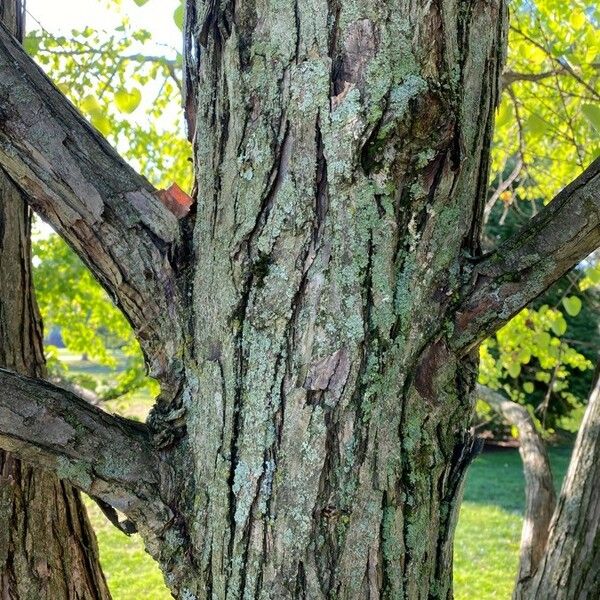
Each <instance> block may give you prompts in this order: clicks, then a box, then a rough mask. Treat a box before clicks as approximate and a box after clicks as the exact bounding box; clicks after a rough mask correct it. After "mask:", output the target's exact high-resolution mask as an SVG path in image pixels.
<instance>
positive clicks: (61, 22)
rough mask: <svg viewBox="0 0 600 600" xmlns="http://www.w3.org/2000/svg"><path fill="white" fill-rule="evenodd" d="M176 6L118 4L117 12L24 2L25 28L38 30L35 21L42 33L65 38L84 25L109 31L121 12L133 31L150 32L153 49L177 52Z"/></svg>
mask: <svg viewBox="0 0 600 600" xmlns="http://www.w3.org/2000/svg"><path fill="white" fill-rule="evenodd" d="M178 4H179V1H178V0H149V1H148V2H147V3H146V4H145V5H144V6H143V7H138V6H137V5H136V3H135V2H134V1H133V0H122V2H121V8H120V9H119V8H118V7H116V6H114V5H113V6H111V7H110V8H109V7H108V4H107V3H106V2H105V1H103V0H27V12H28V13H29V15H28V23H27V28H28V29H30V30H31V29H38V28H39V25H38V24H37V23H36V21H35V20H37V21H39V22H40V23H41V25H42V27H43V28H44V29H46V30H47V31H49V32H50V33H55V34H65V35H68V34H69V32H70V31H71V30H72V29H83V28H84V27H85V26H87V25H89V26H90V27H93V28H94V29H105V30H112V29H115V27H118V26H119V24H120V14H119V12H118V10H121V11H122V12H124V13H125V14H127V15H128V16H129V18H130V19H131V24H132V25H133V27H134V28H136V29H137V28H140V29H147V30H148V31H150V32H151V33H152V37H153V40H154V42H155V43H156V44H157V45H159V46H160V45H162V44H166V45H167V46H170V47H172V48H177V49H178V50H179V49H180V47H181V32H180V31H179V29H178V28H177V26H176V25H175V23H174V22H173V12H174V11H175V9H176V8H177V6H178ZM34 19H35V20H34ZM163 52H165V49H164V47H163ZM165 54H167V52H165Z"/></svg>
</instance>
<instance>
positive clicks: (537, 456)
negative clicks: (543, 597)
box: [477, 385, 556, 598]
mask: <svg viewBox="0 0 600 600" xmlns="http://www.w3.org/2000/svg"><path fill="white" fill-rule="evenodd" d="M477 394H478V396H479V397H480V398H481V399H483V400H485V401H486V402H487V403H488V404H489V405H490V406H491V407H492V408H493V409H494V410H495V411H496V412H497V413H499V414H500V415H501V416H502V417H503V418H504V419H505V420H506V421H508V423H510V424H511V425H514V426H515V427H516V428H517V429H518V431H519V454H520V455H521V460H522V461H523V471H524V473H525V514H524V516H523V530H522V533H521V547H520V550H519V572H518V574H517V582H516V584H515V586H516V587H515V590H519V589H520V588H521V586H522V585H523V583H525V582H528V581H529V580H530V579H531V577H532V576H533V575H534V573H535V572H536V569H537V567H538V565H539V564H540V561H541V560H542V558H543V557H544V552H545V550H546V542H547V540H548V531H549V527H550V521H551V519H552V515H553V514H554V508H555V506H556V494H555V492H554V481H553V478H552V470H551V468H550V460H549V458H548V452H547V450H546V446H545V444H544V442H543V441H542V439H541V438H540V436H539V434H538V432H537V431H536V429H535V425H534V423H533V420H532V419H531V416H530V414H529V413H528V412H527V409H526V408H525V407H524V406H521V405H519V404H517V403H516V402H513V401H512V400H508V399H507V398H505V397H504V396H502V394H500V393H498V392H495V391H494V390H491V389H489V388H486V387H484V386H481V385H478V386H477ZM515 597H516V598H519V597H520V596H519V595H518V594H517V593H516V594H515Z"/></svg>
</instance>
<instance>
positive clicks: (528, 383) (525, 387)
mask: <svg viewBox="0 0 600 600" xmlns="http://www.w3.org/2000/svg"><path fill="white" fill-rule="evenodd" d="M533 390H535V386H534V385H533V383H531V381H526V382H525V383H524V384H523V391H524V392H525V393H526V394H533Z"/></svg>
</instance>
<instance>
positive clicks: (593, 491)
mask: <svg viewBox="0 0 600 600" xmlns="http://www.w3.org/2000/svg"><path fill="white" fill-rule="evenodd" d="M599 374H600V369H598V370H597V378H596V382H595V385H594V389H593V391H592V393H591V395H590V398H589V401H588V406H587V409H586V412H585V416H584V419H583V423H582V424H581V428H580V430H579V433H578V435H577V441H576V443H575V448H574V450H573V456H572V458H571V462H570V464H569V470H568V472H567V476H566V478H565V481H564V482H563V486H562V490H561V492H560V497H559V499H558V505H557V507H556V511H555V513H554V516H553V518H552V523H551V525H550V535H549V537H548V543H547V549H546V554H545V556H544V559H543V561H542V562H541V564H540V566H539V568H538V571H537V574H536V576H535V577H534V579H533V581H530V582H525V585H523V586H522V587H521V588H520V589H517V593H516V597H517V598H525V599H527V600H533V599H535V600H546V599H547V598H552V599H553V600H573V599H575V598H576V599H577V600H594V599H596V598H600V494H599V493H598V490H600V378H598V375H599Z"/></svg>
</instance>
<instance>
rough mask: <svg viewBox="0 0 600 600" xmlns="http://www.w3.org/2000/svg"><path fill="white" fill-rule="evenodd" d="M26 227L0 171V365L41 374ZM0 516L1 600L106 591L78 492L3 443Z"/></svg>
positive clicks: (68, 597) (64, 599)
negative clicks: (8, 449)
mask: <svg viewBox="0 0 600 600" xmlns="http://www.w3.org/2000/svg"><path fill="white" fill-rule="evenodd" d="M29 230H30V211H29V208H28V206H27V204H26V202H25V201H24V200H23V199H22V197H21V194H20V193H19V191H18V190H17V189H16V188H15V186H14V185H13V184H12V182H11V181H10V180H9V179H8V178H7V177H6V175H5V174H4V172H3V171H0V365H1V366H3V367H9V368H11V369H14V370H15V371H18V372H19V373H21V374H25V375H29V376H32V377H44V376H45V375H46V369H45V364H44V356H43V349H42V331H41V323H40V320H39V317H38V313H37V307H36V305H35V298H34V294H33V287H32V281H31V264H30V259H31V255H30V239H29ZM2 393H3V391H0V395H2ZM26 406H27V403H26V401H25V402H24V405H23V407H26ZM0 523H1V526H0V598H2V600H13V599H18V600H78V599H80V598H89V599H94V600H107V599H108V598H110V594H109V591H108V587H107V585H106V581H105V579H104V575H103V574H102V570H101V567H100V561H99V556H98V548H97V544H96V538H95V535H94V532H93V530H92V527H91V525H90V523H89V521H88V517H87V513H86V509H85V507H84V505H83V503H82V501H81V498H80V495H79V492H78V491H77V490H76V489H74V488H73V487H71V485H69V483H67V482H62V481H60V480H59V479H58V478H57V477H56V476H55V475H53V474H52V473H50V472H46V471H44V470H42V469H39V468H33V467H32V466H30V465H29V464H27V463H22V462H21V461H20V460H19V459H18V458H17V457H16V456H15V455H14V454H12V453H9V452H5V451H3V450H2V451H0Z"/></svg>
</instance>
